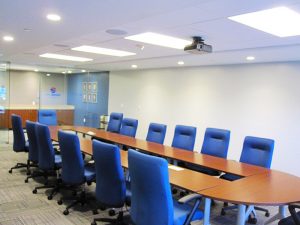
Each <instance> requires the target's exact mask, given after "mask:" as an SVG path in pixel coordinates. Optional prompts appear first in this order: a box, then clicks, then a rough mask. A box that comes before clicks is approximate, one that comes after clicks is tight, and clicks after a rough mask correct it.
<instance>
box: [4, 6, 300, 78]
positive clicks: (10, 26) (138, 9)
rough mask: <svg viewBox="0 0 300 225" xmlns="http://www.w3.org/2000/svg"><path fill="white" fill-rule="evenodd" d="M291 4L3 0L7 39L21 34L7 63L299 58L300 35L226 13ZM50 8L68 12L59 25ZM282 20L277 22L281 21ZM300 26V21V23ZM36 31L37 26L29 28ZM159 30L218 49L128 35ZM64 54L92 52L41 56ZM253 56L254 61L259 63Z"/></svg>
mask: <svg viewBox="0 0 300 225" xmlns="http://www.w3.org/2000/svg"><path fill="white" fill-rule="evenodd" d="M277 6H287V7H289V8H291V9H293V10H295V11H298V12H299V13H300V0H264V1H262V0H251V1H249V0H184V1H183V0H163V1H162V0H151V1H145V0H144V1H142V0H122V1H120V0H101V1H100V0H89V1H82V0H63V1H62V0H47V1H37V0H26V1H24V0H13V1H11V0H1V2H0V37H1V39H2V36H4V35H6V34H10V35H13V36H14V38H15V40H14V41H13V42H11V43H5V42H3V41H2V40H0V61H10V62H11V63H12V66H11V67H12V68H15V69H28V70H31V69H34V68H39V69H40V70H42V71H49V72H62V71H64V70H66V68H71V69H72V70H75V69H76V68H77V69H87V70H91V71H103V70H108V71H112V70H127V69H131V65H132V64H136V65H138V68H140V69H144V68H162V67H176V66H178V65H177V61H179V60H182V61H184V62H185V64H184V66H197V65H198V66H201V65H221V64H239V63H249V62H246V60H245V57H246V56H248V55H253V56H255V57H256V59H255V61H253V62H255V63H258V62H274V61H275V62H278V61H299V60H300V36H296V37H287V38H279V37H276V36H272V35H270V34H267V33H264V32H261V31H258V30H255V29H252V28H249V27H246V26H243V25H241V24H238V23H236V22H233V21H230V20H229V19H227V17H229V16H234V15H239V14H242V13H247V12H253V11H258V10H263V9H269V8H273V7H277ZM48 13H57V14H59V15H60V16H61V17H62V20H61V21H60V22H58V23H53V22H50V21H48V20H47V19H46V15H47V14H48ZM275 25H276V24H275ZM299 26H300V21H299ZM25 28H27V29H31V31H30V32H28V31H24V29H25ZM107 29H121V30H124V31H126V32H127V35H121V36H116V35H111V34H108V33H106V32H105V31H106V30H107ZM146 31H151V32H157V33H161V34H165V35H171V36H176V37H179V38H183V39H188V40H189V39H191V37H192V36H202V37H204V39H205V42H206V43H207V44H211V45H212V46H213V53H212V54H205V55H192V54H189V53H186V52H184V51H183V50H176V49H170V48H164V47H158V46H153V45H148V44H145V45H144V46H145V48H144V50H140V49H139V48H138V47H137V44H138V43H137V42H134V41H130V40H125V39H124V37H125V36H128V35H134V34H138V33H141V32H146ZM57 45H58V46H57ZM80 45H93V46H99V47H106V48H113V49H120V50H125V51H130V52H135V53H137V54H136V55H135V56H129V57H112V56H104V55H96V54H90V53H82V52H77V51H72V50H70V48H72V47H77V46H80ZM46 52H47V53H59V54H66V55H74V56H83V57H87V58H93V59H94V60H93V61H91V62H85V63H78V62H70V61H61V60H54V59H45V58H40V57H39V55H40V54H43V53H46ZM253 62H251V63H253Z"/></svg>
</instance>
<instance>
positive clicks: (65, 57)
mask: <svg viewBox="0 0 300 225" xmlns="http://www.w3.org/2000/svg"><path fill="white" fill-rule="evenodd" d="M40 57H43V58H49V59H60V60H69V61H76V62H88V61H92V60H93V59H89V58H83V57H77V56H70V55H60V54H52V53H45V54H42V55H40Z"/></svg>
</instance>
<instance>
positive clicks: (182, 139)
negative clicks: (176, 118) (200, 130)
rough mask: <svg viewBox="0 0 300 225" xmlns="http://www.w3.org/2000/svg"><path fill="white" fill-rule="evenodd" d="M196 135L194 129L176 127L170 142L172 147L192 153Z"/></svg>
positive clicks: (195, 129)
mask: <svg viewBox="0 0 300 225" xmlns="http://www.w3.org/2000/svg"><path fill="white" fill-rule="evenodd" d="M196 133H197V128H196V127H191V126H184V125H176V127H175V132H174V137H173V141H172V147H175V148H182V149H185V150H188V151H193V150H194V145H195V139H196Z"/></svg>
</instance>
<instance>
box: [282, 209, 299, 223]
mask: <svg viewBox="0 0 300 225" xmlns="http://www.w3.org/2000/svg"><path fill="white" fill-rule="evenodd" d="M297 215H298V217H299V218H300V212H298V213H297ZM294 224H295V222H294V220H293V218H292V217H291V216H289V217H286V218H284V219H282V220H280V221H279V223H278V225H294Z"/></svg>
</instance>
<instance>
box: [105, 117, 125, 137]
mask: <svg viewBox="0 0 300 225" xmlns="http://www.w3.org/2000/svg"><path fill="white" fill-rule="evenodd" d="M122 120H123V113H116V112H112V113H111V114H110V116H109V121H108V125H107V131H109V132H113V133H119V132H120V128H121V124H122Z"/></svg>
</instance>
